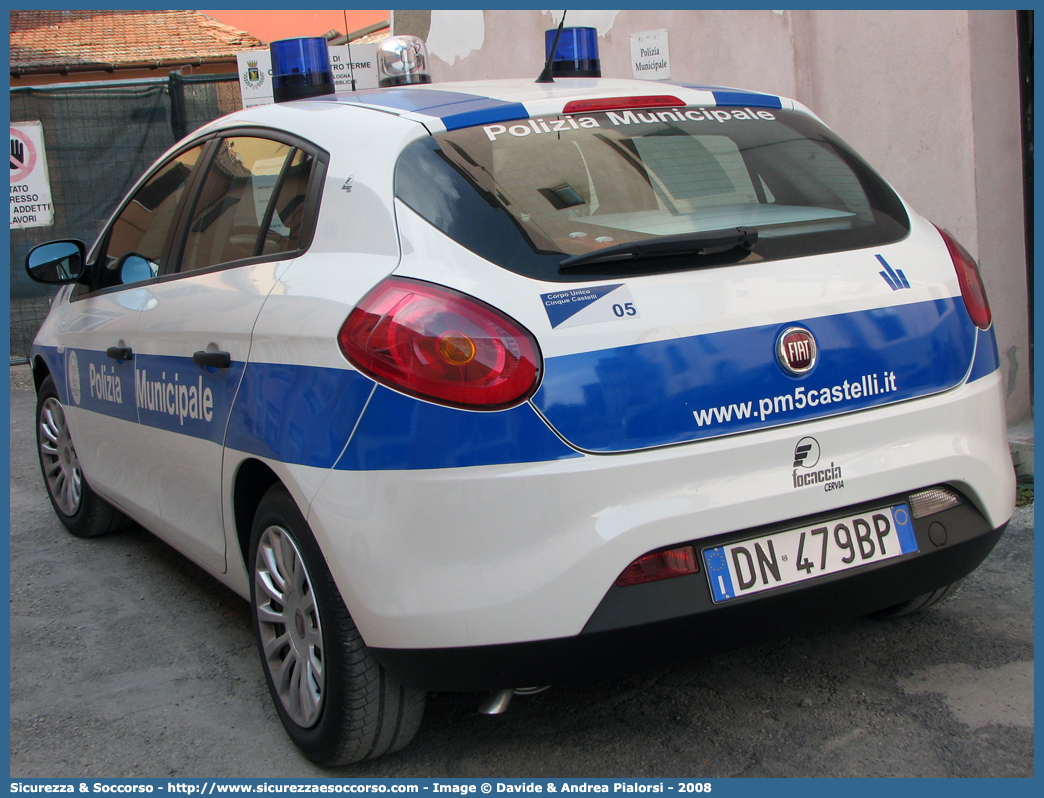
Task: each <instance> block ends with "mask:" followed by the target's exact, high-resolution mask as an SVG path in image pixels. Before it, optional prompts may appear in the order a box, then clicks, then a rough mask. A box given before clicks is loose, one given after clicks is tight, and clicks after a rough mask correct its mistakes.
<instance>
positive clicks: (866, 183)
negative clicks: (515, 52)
mask: <svg viewBox="0 0 1044 798" xmlns="http://www.w3.org/2000/svg"><path fill="white" fill-rule="evenodd" d="M395 190H396V194H397V196H398V197H399V198H400V199H401V200H402V201H403V202H405V203H406V204H407V205H409V206H410V207H411V208H413V209H414V210H415V211H417V213H419V214H420V215H421V216H422V217H424V218H425V219H427V220H428V221H429V222H430V223H431V224H433V225H435V226H436V227H437V228H439V229H440V230H442V231H443V232H444V233H446V234H447V235H448V236H450V237H451V238H452V239H454V240H455V241H457V242H458V243H460V244H461V245H463V246H465V247H467V248H468V249H470V250H472V251H473V252H475V253H476V254H478V255H480V256H482V257H483V258H486V259H487V260H490V261H492V262H493V263H496V264H499V265H500V266H503V267H504V268H506V269H510V270H511V271H515V272H518V273H521V274H525V275H527V276H530V277H534V278H538V279H543V280H560V281H568V280H579V279H590V278H591V277H592V276H597V275H598V274H606V275H614V276H616V275H622V274H647V273H655V272H661V271H667V270H673V269H686V268H702V267H705V266H717V265H722V264H724V263H735V262H739V261H741V260H743V261H750V260H777V259H781V258H792V257H798V256H801V255H811V254H818V253H825V252H837V251H841V250H848V249H857V248H861V247H870V246H880V245H882V244H885V243H889V242H892V241H897V240H899V239H901V238H903V237H904V236H905V235H906V234H907V233H908V231H909V220H908V219H907V215H906V212H905V210H904V209H903V206H902V204H901V202H900V201H899V199H898V197H896V195H895V193H894V192H893V191H892V190H891V189H890V188H889V187H888V186H887V184H886V183H885V182H884V181H883V180H882V179H881V178H880V177H879V176H878V175H877V174H876V173H874V172H873V170H871V169H870V168H869V167H868V166H867V165H866V164H865V163H864V162H863V161H862V160H861V159H859V157H858V156H856V155H855V154H854V153H852V151H851V150H849V149H848V148H847V146H845V145H844V144H843V143H842V142H841V141H840V140H838V139H837V138H836V137H835V136H834V135H833V134H832V133H830V131H828V130H827V129H826V128H825V127H823V126H822V125H821V124H819V123H818V122H817V121H815V120H814V119H812V118H810V117H808V116H806V115H804V114H799V113H793V112H788V111H782V110H778V109H771V110H765V109H756V110H755V109H749V108H718V109H713V110H710V111H709V110H707V109H697V108H690V109H673V110H669V111H647V112H646V111H641V112H636V111H619V112H616V111H610V112H605V113H592V114H588V115H585V116H554V117H539V118H534V119H529V120H524V121H517V122H507V123H503V124H496V125H486V126H483V127H473V128H467V129H464V130H455V131H452V132H449V133H445V134H441V135H438V136H433V137H431V138H427V139H422V140H420V141H417V142H415V143H414V144H412V145H410V146H409V147H408V148H407V149H406V150H405V151H404V152H403V154H402V156H401V157H400V159H399V163H398V166H397V170H396V176H395ZM736 228H742V229H744V230H746V231H748V237H747V241H748V243H749V231H750V230H756V231H757V241H756V243H755V244H754V246H753V250H751V251H748V248H741V247H737V248H735V249H729V248H728V247H725V248H724V249H725V251H721V252H718V253H717V254H705V255H702V256H698V255H694V254H693V253H694V252H695V250H697V249H698V248H699V246H698V244H699V243H700V238H701V234H705V233H710V232H718V231H724V230H734V229H736ZM665 236H671V237H678V238H679V239H680V240H682V241H686V240H688V239H690V238H691V240H692V242H693V246H692V247H691V248H690V249H689V251H684V252H681V253H678V252H677V251H675V250H672V253H673V254H671V255H669V256H666V257H664V256H662V255H655V256H644V255H638V256H636V255H634V254H633V253H631V254H627V255H626V256H621V257H619V258H616V257H613V258H606V259H604V260H600V259H599V258H588V259H587V260H588V261H590V262H583V263H579V262H576V263H572V262H570V261H569V260H568V259H569V258H574V257H575V256H579V255H587V254H588V253H592V252H595V251H598V250H603V249H604V250H610V248H612V247H618V248H620V249H624V250H626V249H627V247H626V246H622V245H627V244H630V243H632V242H638V241H643V240H645V241H648V240H650V239H658V238H662V237H665ZM717 243H719V244H720V241H718V242H717ZM683 248H684V247H683ZM620 249H617V250H611V252H613V253H615V252H619V251H620ZM676 249H677V248H676ZM718 249H719V250H721V249H722V248H721V247H718ZM607 254H609V253H607ZM580 260H583V259H580ZM563 261H565V262H566V264H565V265H564V266H563V265H562V264H563ZM560 269H561V270H560Z"/></svg>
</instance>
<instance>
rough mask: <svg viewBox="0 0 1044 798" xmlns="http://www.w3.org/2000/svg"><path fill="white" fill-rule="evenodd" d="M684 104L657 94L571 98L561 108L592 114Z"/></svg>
mask: <svg viewBox="0 0 1044 798" xmlns="http://www.w3.org/2000/svg"><path fill="white" fill-rule="evenodd" d="M683 105H685V103H683V102H682V101H681V100H679V99H678V98H677V97H672V96H670V95H669V94H659V95H654V96H652V97H605V98H602V99H598V100H573V101H571V102H568V103H566V106H565V108H563V109H562V113H564V114H592V113H595V112H596V111H620V110H623V109H630V110H634V109H635V108H679V107H681V106H683Z"/></svg>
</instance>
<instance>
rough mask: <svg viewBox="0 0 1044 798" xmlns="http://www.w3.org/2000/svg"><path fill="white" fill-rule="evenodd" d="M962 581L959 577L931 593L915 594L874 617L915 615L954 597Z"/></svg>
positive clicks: (885, 617)
mask: <svg viewBox="0 0 1044 798" xmlns="http://www.w3.org/2000/svg"><path fill="white" fill-rule="evenodd" d="M962 581H964V580H962V579H958V580H957V581H956V582H951V583H950V584H948V585H944V586H943V587H940V588H939V589H937V590H933V591H932V592H931V593H925V594H923V595H920V596H915V597H914V598H912V599H910V600H909V601H903V602H901V603H899V604H896V605H895V606H892V607H888V608H886V609H883V610H881V611H880V612H876V613H874V617H875V618H884V619H887V618H902V617H903V616H904V615H913V614H914V613H915V612H920V611H921V610H926V609H928V608H929V607H934V606H935V605H936V604H941V603H942V602H944V601H946V600H948V599H950V598H952V597H953V594H954V593H956V592H957V588H959V587H960V586H961V582H962Z"/></svg>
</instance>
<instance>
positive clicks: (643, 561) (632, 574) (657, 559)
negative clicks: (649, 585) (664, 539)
mask: <svg viewBox="0 0 1044 798" xmlns="http://www.w3.org/2000/svg"><path fill="white" fill-rule="evenodd" d="M697 571H699V567H698V566H697V565H696V549H695V548H693V547H692V546H679V547H678V548H675V549H666V550H664V551H654V552H651V553H649V554H643V555H642V556H641V557H639V558H638V559H637V560H635V561H634V562H632V563H631V564H630V565H628V566H627V567H626V568H624V571H623V573H622V574H620V576H619V577H617V579H616V584H617V585H619V586H620V587H627V586H628V585H641V584H644V583H645V582H659V581H660V580H661V579H672V578H673V577H675V576H685V575H686V574H694V573H696V572H697Z"/></svg>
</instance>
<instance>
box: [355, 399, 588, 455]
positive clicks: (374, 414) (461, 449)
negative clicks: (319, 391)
mask: <svg viewBox="0 0 1044 798" xmlns="http://www.w3.org/2000/svg"><path fill="white" fill-rule="evenodd" d="M582 456H583V455H581V454H580V453H578V452H577V451H575V450H574V449H571V448H569V447H568V446H566V445H565V444H564V443H562V441H561V440H559V438H558V437H557V436H556V435H555V434H554V433H553V432H551V430H550V429H548V427H547V424H545V423H544V422H543V421H542V420H541V419H540V417H539V416H538V415H537V414H536V413H535V412H534V411H533V408H532V407H531V406H530V405H528V404H524V405H519V406H518V407H515V408H512V409H510V410H501V411H498V412H492V413H491V412H477V411H469V410H457V409H455V408H452V407H443V406H441V405H434V404H430V403H428V402H422V401H419V400H417V399H413V398H411V397H408V396H403V395H402V394H399V393H396V392H395V391H392V390H390V389H388V388H385V387H383V386H378V387H377V390H376V391H374V395H373V399H371V400H370V404H369V405H368V406H367V408H366V412H365V413H364V414H363V417H362V419H361V420H360V422H359V426H358V428H357V429H356V430H355V434H354V435H353V436H352V442H351V444H350V445H349V446H348V448H347V449H346V450H345V453H344V457H342V458H341V459H340V461H339V462H338V463H337V469H338V470H343V471H369V470H387V469H395V470H406V469H419V468H460V467H464V466H477V465H494V464H502V463H538V462H545V461H548V460H563V459H567V458H572V457H582Z"/></svg>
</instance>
